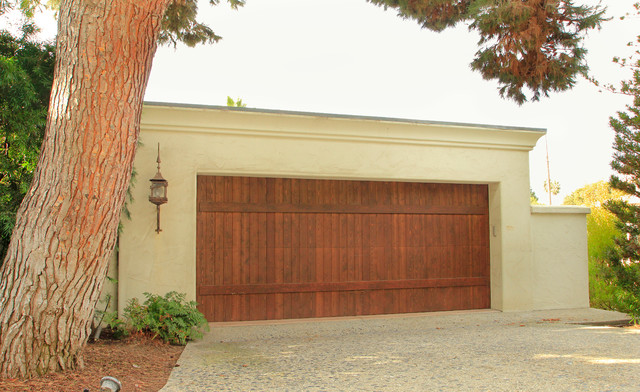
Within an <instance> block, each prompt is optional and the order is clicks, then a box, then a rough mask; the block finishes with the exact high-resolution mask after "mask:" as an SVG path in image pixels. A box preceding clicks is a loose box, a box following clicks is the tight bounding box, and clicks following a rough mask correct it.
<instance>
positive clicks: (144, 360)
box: [0, 336, 184, 392]
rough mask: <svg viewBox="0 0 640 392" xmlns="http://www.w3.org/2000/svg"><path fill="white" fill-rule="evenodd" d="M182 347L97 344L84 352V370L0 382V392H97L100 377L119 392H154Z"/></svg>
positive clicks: (145, 341)
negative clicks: (114, 383)
mask: <svg viewBox="0 0 640 392" xmlns="http://www.w3.org/2000/svg"><path fill="white" fill-rule="evenodd" d="M183 349H184V347H183V346H172V345H168V344H164V343H162V342H161V341H158V340H152V339H149V338H148V337H144V336H135V337H131V338H128V339H125V340H112V339H106V340H104V339H103V340H99V341H97V342H93V343H88V344H87V346H86V348H85V353H84V360H85V368H84V369H82V370H76V371H68V372H63V373H55V374H49V375H46V376H44V377H40V378H33V379H28V380H21V379H0V391H29V392H32V391H35V392H45V391H46V392H58V391H60V392H76V391H77V392H83V391H84V390H85V389H88V390H89V391H91V392H95V391H100V380H101V379H102V377H104V376H111V377H115V378H117V379H118V380H119V381H120V383H122V390H123V391H127V392H129V391H136V392H138V391H140V392H142V391H144V392H147V391H158V390H160V389H161V388H162V387H163V386H164V385H165V384H166V383H167V379H168V378H169V373H171V370H172V369H173V368H174V367H175V365H176V361H177V360H178V358H179V357H180V354H181V353H182V350H183Z"/></svg>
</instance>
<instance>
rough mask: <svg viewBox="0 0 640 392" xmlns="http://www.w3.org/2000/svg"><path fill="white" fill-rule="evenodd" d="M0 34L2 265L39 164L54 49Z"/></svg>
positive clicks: (27, 32) (28, 30) (26, 35)
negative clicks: (21, 204) (21, 206)
mask: <svg viewBox="0 0 640 392" xmlns="http://www.w3.org/2000/svg"><path fill="white" fill-rule="evenodd" d="M35 32H36V29H35V27H34V26H32V25H25V26H24V27H23V35H22V37H13V36H12V35H11V34H9V33H8V32H7V31H0V260H2V259H4V255H5V254H6V251H7V246H8V245H9V240H10V238H11V232H12V231H13V226H14V224H15V216H16V212H17V210H18V207H19V206H20V202H21V201H22V198H23V197H24V195H25V194H26V192H27V190H28V189H29V186H30V184H31V180H32V178H33V172H34V170H35V167H36V164H37V162H38V155H39V153H40V145H41V143H42V138H43V136H44V129H45V125H46V118H47V109H48V106H49V94H50V91H51V84H52V81H53V68H54V62H55V59H54V55H55V48H54V46H53V45H51V44H46V43H37V42H33V41H31V36H32V35H33V34H34V33H35Z"/></svg>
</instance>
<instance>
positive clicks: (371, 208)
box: [198, 201, 488, 215]
mask: <svg viewBox="0 0 640 392" xmlns="http://www.w3.org/2000/svg"><path fill="white" fill-rule="evenodd" d="M198 212H245V213H249V212H280V213H311V214H430V215H484V214H487V212H488V209H487V207H482V206H433V205H431V206H420V205H356V204H353V205H348V204H346V205H340V204H298V205H296V204H286V203H282V204H252V203H242V202H212V201H201V202H200V203H198Z"/></svg>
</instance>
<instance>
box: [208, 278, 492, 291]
mask: <svg viewBox="0 0 640 392" xmlns="http://www.w3.org/2000/svg"><path fill="white" fill-rule="evenodd" d="M488 284H489V278H484V277H483V278H446V279H405V280H370V281H353V282H327V283H280V284H239V285H225V286H200V287H199V288H198V295H232V294H234V295H235V294H272V293H308V292H338V291H361V290H393V289H420V288H427V287H466V286H487V285H488Z"/></svg>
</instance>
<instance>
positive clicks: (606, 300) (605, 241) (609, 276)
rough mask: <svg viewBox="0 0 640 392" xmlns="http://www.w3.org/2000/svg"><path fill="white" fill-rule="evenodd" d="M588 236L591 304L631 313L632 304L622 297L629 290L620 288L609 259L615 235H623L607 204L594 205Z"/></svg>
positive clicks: (588, 225) (588, 221)
mask: <svg viewBox="0 0 640 392" xmlns="http://www.w3.org/2000/svg"><path fill="white" fill-rule="evenodd" d="M565 204H566V203H565ZM587 235H588V243H589V302H590V305H591V307H594V308H600V309H606V310H617V311H621V312H625V313H628V310H629V309H628V306H627V305H626V304H625V303H623V302H622V301H621V300H620V298H622V297H625V296H626V292H625V291H624V290H623V289H622V288H620V287H618V285H617V281H616V277H615V274H614V271H613V270H612V268H611V266H610V264H609V263H608V262H607V260H606V258H607V254H608V251H609V249H611V247H613V246H614V245H615V238H616V237H618V236H619V235H620V232H619V230H618V229H617V226H616V217H615V216H614V215H613V214H611V213H610V212H609V211H607V210H606V209H605V208H603V207H592V208H591V214H589V215H588V216H587Z"/></svg>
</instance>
